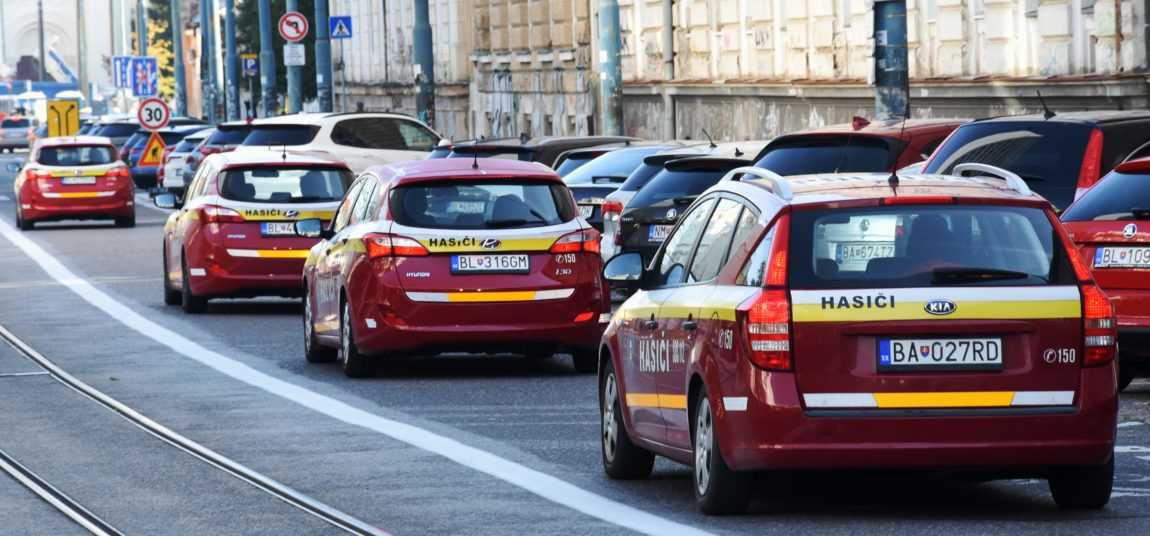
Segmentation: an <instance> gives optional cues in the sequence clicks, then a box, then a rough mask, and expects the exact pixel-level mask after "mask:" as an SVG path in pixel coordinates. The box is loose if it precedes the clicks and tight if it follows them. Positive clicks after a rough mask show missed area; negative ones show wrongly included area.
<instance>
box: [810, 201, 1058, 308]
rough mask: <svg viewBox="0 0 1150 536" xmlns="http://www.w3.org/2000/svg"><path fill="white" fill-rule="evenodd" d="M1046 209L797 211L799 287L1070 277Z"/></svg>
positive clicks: (1048, 281) (1040, 281) (1050, 281)
mask: <svg viewBox="0 0 1150 536" xmlns="http://www.w3.org/2000/svg"><path fill="white" fill-rule="evenodd" d="M1060 243H1061V242H1060V240H1059V238H1058V236H1057V234H1056V231H1055V229H1054V226H1053V225H1051V223H1050V220H1049V219H1048V218H1047V216H1046V213H1045V212H1044V211H1043V210H1042V209H1039V208H1031V207H1005V206H963V205H947V206H937V205H936V206H925V205H923V206H914V205H906V206H885V207H872V208H857V209H833V210H831V209H827V210H810V211H796V212H795V213H794V214H793V220H792V225H791V236H790V252H791V255H792V256H791V262H790V266H789V270H790V272H789V273H790V277H791V284H792V286H793V287H794V288H796V289H834V288H886V287H930V286H947V287H948V286H972V285H973V286H980V285H984V286H988V285H1011V286H1018V285H1026V286H1029V285H1055V284H1058V285H1065V284H1073V283H1074V277H1073V273H1072V271H1071V268H1070V266H1069V264H1068V262H1067V259H1066V258H1065V249H1064V248H1063V247H1062V246H1060V245H1059V244H1060Z"/></svg>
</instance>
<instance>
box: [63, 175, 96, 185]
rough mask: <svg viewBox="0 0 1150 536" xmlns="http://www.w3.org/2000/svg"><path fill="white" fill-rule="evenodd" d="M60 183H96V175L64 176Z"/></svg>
mask: <svg viewBox="0 0 1150 536" xmlns="http://www.w3.org/2000/svg"><path fill="white" fill-rule="evenodd" d="M60 184H68V185H72V184H96V177H63V178H61V179H60Z"/></svg>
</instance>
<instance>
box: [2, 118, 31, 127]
mask: <svg viewBox="0 0 1150 536" xmlns="http://www.w3.org/2000/svg"><path fill="white" fill-rule="evenodd" d="M31 125H32V123H29V122H28V120H27V119H5V120H3V121H0V128H28V127H29V126H31Z"/></svg>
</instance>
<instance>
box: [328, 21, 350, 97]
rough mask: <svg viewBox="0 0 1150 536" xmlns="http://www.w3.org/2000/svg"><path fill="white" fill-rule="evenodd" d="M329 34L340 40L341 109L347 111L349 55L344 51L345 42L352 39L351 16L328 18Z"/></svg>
mask: <svg viewBox="0 0 1150 536" xmlns="http://www.w3.org/2000/svg"><path fill="white" fill-rule="evenodd" d="M328 35H329V36H330V37H331V38H332V39H335V40H337V41H339V79H340V111H342V112H346V111H347V109H348V105H347V99H348V96H347V57H346V56H344V53H343V42H344V41H346V40H348V39H351V36H352V29H351V17H348V16H341V17H330V18H328Z"/></svg>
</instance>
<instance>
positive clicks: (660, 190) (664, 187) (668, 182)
mask: <svg viewBox="0 0 1150 536" xmlns="http://www.w3.org/2000/svg"><path fill="white" fill-rule="evenodd" d="M727 171H729V169H727V168H722V169H707V170H685V171H672V170H669V169H664V170H663V171H660V172H659V173H658V174H657V175H655V177H654V178H652V179H651V182H648V183H647V185H646V186H644V187H643V189H641V190H639V193H637V194H635V197H634V198H632V199H631V201H630V202H628V203H627V206H628V207H649V206H651V205H654V204H655V203H658V202H660V201H665V200H667V199H675V198H679V197H692V196H697V195H699V194H701V193H703V192H704V191H705V190H706V189H707V188H710V187H712V186H714V185H715V183H716V182H719V179H721V178H723V175H726V174H727Z"/></svg>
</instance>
